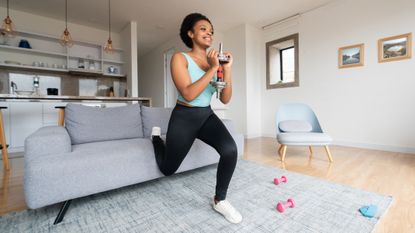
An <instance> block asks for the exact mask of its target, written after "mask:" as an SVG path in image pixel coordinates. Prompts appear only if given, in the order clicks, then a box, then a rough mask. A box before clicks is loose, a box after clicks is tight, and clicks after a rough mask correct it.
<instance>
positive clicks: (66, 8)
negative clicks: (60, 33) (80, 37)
mask: <svg viewBox="0 0 415 233" xmlns="http://www.w3.org/2000/svg"><path fill="white" fill-rule="evenodd" d="M65 28H66V29H67V28H68V0H65Z"/></svg>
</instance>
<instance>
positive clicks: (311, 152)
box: [308, 146, 313, 158]
mask: <svg viewBox="0 0 415 233" xmlns="http://www.w3.org/2000/svg"><path fill="white" fill-rule="evenodd" d="M308 149H309V150H310V158H312V157H313V148H312V147H311V146H309V147H308Z"/></svg>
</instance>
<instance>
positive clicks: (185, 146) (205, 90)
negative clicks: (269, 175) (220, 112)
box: [152, 13, 242, 223]
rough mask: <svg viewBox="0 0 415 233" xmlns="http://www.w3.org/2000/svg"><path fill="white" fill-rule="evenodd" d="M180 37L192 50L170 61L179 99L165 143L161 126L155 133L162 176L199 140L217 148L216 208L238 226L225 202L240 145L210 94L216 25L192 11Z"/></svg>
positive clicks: (227, 69)
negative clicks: (212, 107)
mask: <svg viewBox="0 0 415 233" xmlns="http://www.w3.org/2000/svg"><path fill="white" fill-rule="evenodd" d="M180 37H181V39H182V41H183V42H184V43H185V44H186V46H187V47H189V48H191V50H190V51H189V52H186V53H184V52H183V53H176V54H174V55H173V57H172V60H171V74H172V78H173V82H174V84H175V86H176V88H177V90H178V92H179V95H178V100H177V104H176V106H175V108H174V109H173V112H172V114H171V117H170V121H169V126H168V130H167V136H166V144H164V142H163V140H162V139H161V138H160V128H158V127H154V128H153V131H152V140H153V146H154V150H155V154H156V160H157V164H158V166H159V169H160V171H161V172H162V173H163V174H164V175H166V176H168V175H172V174H173V173H175V172H176V170H177V169H178V168H179V166H180V164H181V163H182V161H183V159H184V158H185V157H186V155H187V153H188V152H189V150H190V147H191V146H192V144H193V142H194V140H195V139H196V138H199V139H200V140H202V141H203V142H205V143H207V144H208V145H210V146H212V147H213V148H215V149H216V151H218V153H219V154H220V159H219V164H218V170H217V176H216V194H215V196H214V198H213V208H214V209H215V210H216V211H218V212H219V213H221V214H222V215H223V216H224V217H225V218H226V219H227V220H228V221H230V222H232V223H239V222H241V221H242V216H241V214H240V213H239V212H238V211H236V210H235V208H233V207H232V205H231V204H230V203H229V202H228V201H227V200H226V194H227V190H228V186H229V183H230V181H231V178H232V174H233V171H234V170H235V166H236V161H237V148H236V144H235V141H234V140H233V138H232V136H231V135H230V133H229V132H228V130H227V129H226V127H225V126H224V124H223V123H222V121H221V120H220V119H219V118H218V117H217V116H216V115H215V113H214V112H213V111H212V109H211V108H210V100H211V98H212V94H213V93H214V92H215V91H216V90H215V88H213V87H212V86H211V85H210V81H211V80H216V78H217V77H216V72H217V70H218V68H219V60H218V52H217V51H215V50H213V49H212V50H210V51H209V52H207V51H206V50H207V49H208V48H209V47H210V46H211V45H212V42H213V26H212V24H211V22H210V20H209V19H208V18H207V17H206V16H204V15H201V14H199V13H193V14H190V15H188V16H186V17H185V18H184V20H183V23H182V25H181V28H180ZM225 55H226V56H228V58H229V62H228V63H226V64H224V65H223V79H224V81H225V82H226V83H227V87H226V88H225V89H223V91H222V93H221V97H220V100H221V102H223V103H224V104H227V103H228V102H229V101H230V99H231V96H232V79H231V66H232V60H233V59H232V55H231V54H230V53H225Z"/></svg>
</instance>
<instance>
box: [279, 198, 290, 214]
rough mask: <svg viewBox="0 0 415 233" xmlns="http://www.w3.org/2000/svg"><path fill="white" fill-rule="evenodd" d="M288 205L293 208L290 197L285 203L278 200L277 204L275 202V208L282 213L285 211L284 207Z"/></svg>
mask: <svg viewBox="0 0 415 233" xmlns="http://www.w3.org/2000/svg"><path fill="white" fill-rule="evenodd" d="M288 207H290V208H294V200H293V199H291V198H290V199H288V200H287V202H286V203H282V202H278V204H277V210H278V211H279V212H280V213H283V212H284V211H285V209H287V208H288Z"/></svg>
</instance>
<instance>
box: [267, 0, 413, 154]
mask: <svg viewBox="0 0 415 233" xmlns="http://www.w3.org/2000/svg"><path fill="white" fill-rule="evenodd" d="M414 12H415V1H413V0H395V1H378V0H347V1H336V2H334V3H331V4H329V5H327V6H324V7H322V8H319V9H317V10H314V11H311V12H308V13H306V14H303V15H302V16H301V17H300V19H299V21H298V25H297V24H296V23H294V24H292V25H291V26H287V25H280V26H279V27H277V28H273V29H270V30H268V31H266V32H264V35H265V40H264V43H265V42H266V41H269V40H273V39H278V38H280V37H282V36H286V35H289V34H291V33H293V32H299V34H300V41H299V42H300V45H299V46H300V50H299V52H300V87H295V88H283V89H273V90H266V88H265V84H263V85H262V100H263V105H262V106H263V107H262V121H263V125H262V134H263V135H265V136H275V119H274V118H275V112H276V109H277V107H278V106H279V105H280V104H282V103H288V102H303V103H307V104H309V105H310V106H311V107H312V108H313V109H314V111H315V112H316V113H317V115H318V117H319V120H320V123H321V124H322V127H323V129H324V130H326V131H327V132H329V133H330V134H331V135H332V137H333V138H334V140H335V143H336V144H340V145H347V146H357V147H366V148H375V149H382V150H391V151H402V152H415V139H414V135H415V127H414V126H413V123H412V122H413V119H415V107H414V106H415V105H414V100H415V91H414V87H415V77H414V71H415V62H414V58H412V59H410V60H402V61H396V62H388V63H378V62H377V40H378V39H380V38H384V37H389V36H394V35H399V34H404V33H408V32H412V33H414V32H415V29H414V22H415V14H414ZM358 43H364V44H365V65H364V66H363V67H357V68H348V69H338V68H337V50H338V48H339V47H342V46H346V45H352V44H358ZM263 50H265V47H264V49H263ZM261 57H262V62H261V63H262V67H263V69H264V70H265V56H261ZM262 80H265V76H263V78H262Z"/></svg>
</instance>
